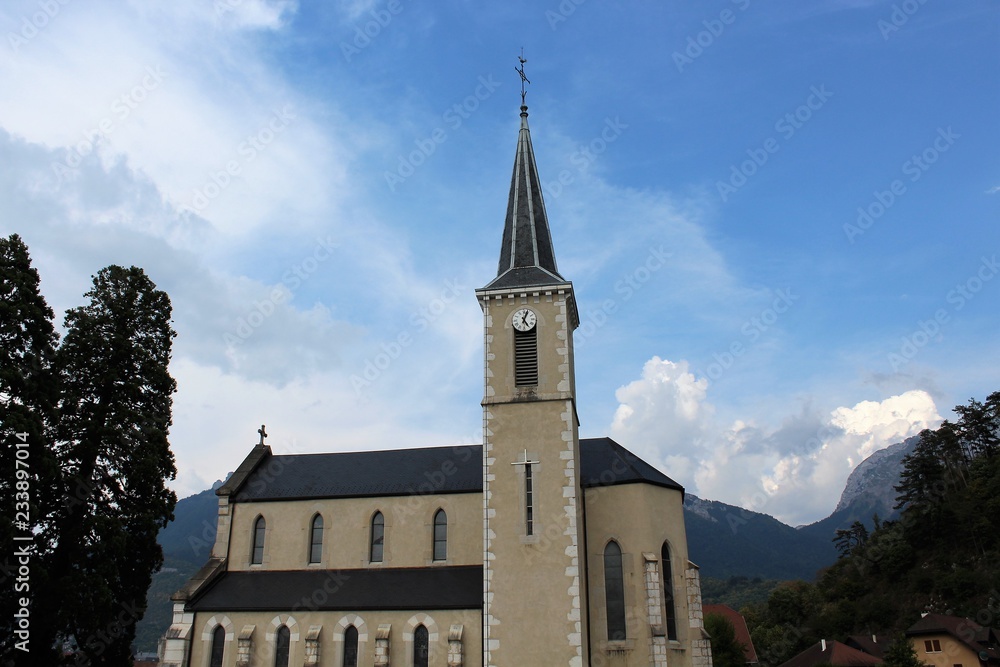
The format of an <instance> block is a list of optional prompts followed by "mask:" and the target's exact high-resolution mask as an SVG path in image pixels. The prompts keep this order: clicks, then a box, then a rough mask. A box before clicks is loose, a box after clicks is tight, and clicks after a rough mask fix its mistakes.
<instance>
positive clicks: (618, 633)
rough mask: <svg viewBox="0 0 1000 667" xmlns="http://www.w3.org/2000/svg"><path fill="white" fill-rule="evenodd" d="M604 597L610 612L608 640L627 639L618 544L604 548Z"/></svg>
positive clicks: (620, 555)
mask: <svg viewBox="0 0 1000 667" xmlns="http://www.w3.org/2000/svg"><path fill="white" fill-rule="evenodd" d="M604 596H605V603H606V605H607V612H608V640H609V641H616V640H622V639H625V578H624V575H623V572H622V549H621V547H619V546H618V543H617V542H614V541H611V542H608V546H606V547H604Z"/></svg>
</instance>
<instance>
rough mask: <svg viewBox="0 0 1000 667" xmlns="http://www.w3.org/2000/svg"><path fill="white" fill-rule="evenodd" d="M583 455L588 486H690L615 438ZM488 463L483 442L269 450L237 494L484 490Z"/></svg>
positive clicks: (599, 441) (241, 497)
mask: <svg viewBox="0 0 1000 667" xmlns="http://www.w3.org/2000/svg"><path fill="white" fill-rule="evenodd" d="M580 458H581V471H580V483H581V484H582V485H583V486H584V487H585V488H590V487H597V486H614V485H616V484H632V483H636V482H645V483H647V484H654V485H656V486H662V487H666V488H669V489H677V490H679V491H681V492H683V491H684V488H683V487H682V486H681V485H680V484H678V483H677V482H675V481H674V480H672V479H670V478H669V477H667V476H666V475H664V474H663V473H662V472H660V471H659V470H657V469H656V468H654V467H653V466H651V465H649V464H648V463H646V462H645V461H643V460H642V459H640V458H639V457H638V456H636V455H635V454H633V453H632V452H630V451H628V450H627V449H625V448H624V447H622V446H621V445H619V444H618V443H617V442H615V441H614V440H612V439H611V438H590V439H584V440H581V441H580ZM482 462H483V449H482V446H481V445H461V446H457V447H427V448H422V449H394V450H385V451H376V452H346V453H327V454H281V455H269V456H266V457H264V458H263V459H260V461H259V463H258V465H257V468H256V469H254V470H253V471H252V472H249V473H248V474H247V475H246V477H245V479H244V481H243V483H242V485H241V486H239V487H238V489H231V491H230V492H233V491H235V493H234V495H233V496H232V497H231V501H232V502H247V501H262V500H295V499H304V498H356V497H371V496H409V495H415V494H417V495H426V494H445V493H482V490H483V467H482V466H483V463H482ZM224 488H225V487H224ZM220 491H221V489H220Z"/></svg>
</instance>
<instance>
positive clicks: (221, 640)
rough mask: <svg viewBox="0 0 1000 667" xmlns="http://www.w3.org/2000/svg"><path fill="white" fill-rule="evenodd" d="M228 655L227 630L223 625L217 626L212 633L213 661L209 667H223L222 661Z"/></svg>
mask: <svg viewBox="0 0 1000 667" xmlns="http://www.w3.org/2000/svg"><path fill="white" fill-rule="evenodd" d="M225 655H226V629H225V628H224V627H222V626H221V625H217V626H215V631H214V632H212V659H211V660H210V661H209V663H208V664H209V667H222V659H223V658H224V657H225Z"/></svg>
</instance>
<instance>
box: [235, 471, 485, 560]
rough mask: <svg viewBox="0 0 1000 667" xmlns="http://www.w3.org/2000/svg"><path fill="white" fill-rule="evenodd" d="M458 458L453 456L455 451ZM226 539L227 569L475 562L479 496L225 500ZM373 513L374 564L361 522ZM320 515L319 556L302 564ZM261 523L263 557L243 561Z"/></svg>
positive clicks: (366, 521) (479, 552)
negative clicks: (441, 520) (439, 549)
mask: <svg viewBox="0 0 1000 667" xmlns="http://www.w3.org/2000/svg"><path fill="white" fill-rule="evenodd" d="M458 455H460V454H458ZM438 509H443V510H444V511H445V512H446V513H447V515H448V559H447V560H446V561H434V560H433V558H432V557H433V550H432V549H433V536H434V531H433V522H434V514H435V512H437V510H438ZM231 511H232V516H231V522H232V527H233V530H232V536H231V540H230V548H229V568H228V569H229V570H249V569H258V568H260V569H270V570H297V569H310V568H317V569H335V568H346V569H351V568H359V567H369V566H371V567H425V566H430V565H479V564H481V563H482V557H483V554H482V543H481V542H480V535H481V532H480V527H481V520H482V496H481V495H480V494H479V493H457V494H447V495H413V496H397V497H376V498H341V499H326V500H322V499H321V500H296V501H278V502H260V503H235V504H233V505H231ZM376 511H381V512H382V515H383V517H384V518H385V547H384V554H383V558H382V563H381V564H380V565H379V564H370V563H369V560H368V555H369V551H368V547H369V539H370V538H369V534H370V533H369V527H370V523H371V518H372V516H373V515H374V514H375V512H376ZM317 512H319V513H320V514H322V516H323V527H324V532H323V558H322V561H321V562H320V563H319V564H314V565H309V564H308V558H309V539H310V526H311V525H312V518H313V516H314V515H315V514H316V513H317ZM257 516H263V517H264V520H265V521H266V527H267V535H266V538H265V542H264V562H263V564H262V565H251V564H250V552H251V545H252V539H253V526H254V522H255V521H256V519H257Z"/></svg>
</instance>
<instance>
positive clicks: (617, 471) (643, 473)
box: [580, 438, 684, 493]
mask: <svg viewBox="0 0 1000 667" xmlns="http://www.w3.org/2000/svg"><path fill="white" fill-rule="evenodd" d="M580 459H581V466H580V468H581V469H580V483H581V484H582V485H583V487H584V488H592V487H595V486H614V485H616V484H633V483H636V482H645V483H647V484H654V485H656V486H662V487H665V488H668V489H677V490H678V491H681V492H682V493H683V491H684V487H683V486H681V485H680V484H678V483H677V482H675V481H674V480H672V479H670V478H669V477H667V476H666V475H664V474H663V473H662V472H660V471H659V470H657V469H656V468H654V467H653V466H651V465H649V464H648V463H646V462H645V461H643V460H642V459H640V458H639V457H638V456H636V455H635V454H633V453H632V452H630V451H629V450H627V449H625V448H624V447H622V446H621V445H619V444H618V443H617V442H615V441H614V440H612V439H611V438H585V439H583V440H580Z"/></svg>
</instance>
